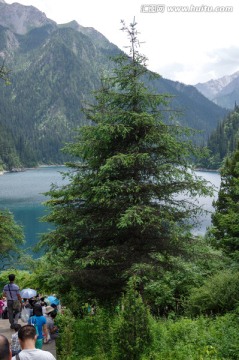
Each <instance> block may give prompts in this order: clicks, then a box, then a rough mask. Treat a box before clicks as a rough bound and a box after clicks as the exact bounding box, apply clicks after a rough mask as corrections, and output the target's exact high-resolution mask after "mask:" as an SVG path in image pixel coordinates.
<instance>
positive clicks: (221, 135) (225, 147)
mask: <svg viewBox="0 0 239 360" xmlns="http://www.w3.org/2000/svg"><path fill="white" fill-rule="evenodd" d="M238 140H239V107H238V106H237V105H235V107H234V110H233V111H231V112H230V113H229V114H228V115H227V116H226V117H225V118H224V119H223V121H221V122H220V123H219V124H218V126H217V128H216V129H215V130H214V131H213V132H212V134H211V135H210V137H209V139H208V143H207V148H208V150H209V153H208V156H207V157H206V158H205V159H204V160H203V162H202V166H203V167H205V168H209V169H219V168H220V167H221V165H222V162H223V160H224V158H225V157H226V156H229V155H231V154H232V153H233V152H234V151H235V150H236V148H237V144H238Z"/></svg>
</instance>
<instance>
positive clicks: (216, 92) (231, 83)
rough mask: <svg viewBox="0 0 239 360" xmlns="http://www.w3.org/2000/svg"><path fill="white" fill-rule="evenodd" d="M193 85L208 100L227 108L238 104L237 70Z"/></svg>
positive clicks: (238, 79)
mask: <svg viewBox="0 0 239 360" xmlns="http://www.w3.org/2000/svg"><path fill="white" fill-rule="evenodd" d="M195 87H196V88H197V89H198V90H199V91H200V92H201V93H202V94H203V95H204V96H206V97H207V98H208V99H209V100H212V101H213V102H214V103H215V104H217V105H220V106H222V107H224V108H227V109H234V107H235V104H239V71H237V72H235V73H233V74H232V75H227V76H223V77H221V78H219V79H216V80H209V81H207V82H205V83H198V84H196V85H195Z"/></svg>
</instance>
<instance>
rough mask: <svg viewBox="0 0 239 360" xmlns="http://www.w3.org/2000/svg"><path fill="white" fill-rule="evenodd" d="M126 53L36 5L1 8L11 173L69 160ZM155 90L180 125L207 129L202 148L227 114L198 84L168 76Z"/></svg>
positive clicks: (6, 160) (2, 101) (6, 155)
mask: <svg viewBox="0 0 239 360" xmlns="http://www.w3.org/2000/svg"><path fill="white" fill-rule="evenodd" d="M14 14H15V15H16V14H21V16H14ZM119 52H120V50H119V49H118V48H117V47H116V46H115V45H114V44H112V43H110V42H109V41H108V40H107V39H106V38H105V37H104V36H103V35H102V34H100V33H99V32H97V31H96V30H94V29H93V28H84V27H82V26H80V25H79V24H77V23H76V22H75V21H72V22H70V23H68V24H63V25H57V24H56V23H55V22H54V21H52V20H50V19H47V18H46V16H45V14H43V13H41V12H40V11H38V10H37V9H36V8H33V7H32V6H23V5H20V4H18V3H14V4H12V5H9V4H6V3H4V2H1V3H0V61H1V59H2V62H4V64H5V66H7V67H8V68H9V69H10V70H11V73H10V81H11V84H10V85H8V86H1V87H0V126H1V134H0V139H1V140H0V144H1V158H2V162H3V164H4V166H5V167H6V168H9V169H11V168H13V167H19V166H34V165H36V164H40V163H45V164H50V163H63V162H64V161H65V160H66V159H67V158H66V155H64V154H63V153H62V151H61V149H62V147H63V146H64V144H65V143H66V142H69V141H71V140H72V139H73V137H74V130H75V128H77V127H80V126H82V125H84V124H85V121H86V120H85V117H84V114H83V113H82V111H81V108H82V105H84V103H85V102H87V101H89V100H90V99H91V97H92V91H94V90H96V89H98V88H99V86H100V77H101V75H102V73H103V72H106V73H108V72H109V71H110V69H111V67H112V63H111V56H114V55H115V54H117V53H119ZM154 87H156V89H157V91H158V92H159V93H161V92H163V93H165V92H166V93H168V94H170V96H173V101H172V106H173V108H174V109H175V110H177V111H178V114H179V118H178V121H179V123H180V124H183V125H187V126H189V127H193V128H196V129H198V130H202V133H201V134H200V135H198V137H197V142H201V143H205V141H206V139H207V138H208V136H209V134H210V133H211V131H212V130H213V129H215V127H216V126H217V124H218V122H219V121H220V120H221V119H222V118H223V116H224V115H225V114H226V110H225V109H222V108H220V107H218V106H217V105H215V104H213V103H212V102H210V101H209V100H208V99H206V98H205V97H204V96H203V95H201V94H200V93H199V92H198V91H197V90H196V89H195V88H194V87H192V86H186V85H184V84H181V83H178V82H173V81H170V80H167V79H163V78H161V79H158V80H156V81H155V82H154ZM166 113H167V112H166Z"/></svg>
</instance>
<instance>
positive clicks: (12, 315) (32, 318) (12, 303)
mask: <svg viewBox="0 0 239 360" xmlns="http://www.w3.org/2000/svg"><path fill="white" fill-rule="evenodd" d="M14 281H15V275H14V274H10V275H9V283H8V284H6V285H5V286H4V288H3V296H2V298H1V299H0V317H2V318H8V319H9V323H10V328H11V329H12V330H14V333H13V334H12V338H11V341H10V343H9V354H8V355H6V354H7V353H8V351H7V349H6V348H7V345H6V339H5V338H4V336H3V335H1V334H0V359H3V360H5V359H7V360H8V359H14V360H25V359H34V360H38V359H39V360H40V359H43V360H44V359H46V360H53V359H55V358H54V356H53V355H52V354H51V353H49V352H48V351H43V350H42V345H43V343H46V344H47V343H50V342H51V341H52V340H55V339H56V338H57V337H58V335H59V329H58V327H57V325H56V324H55V319H56V317H57V314H58V313H59V312H60V304H59V301H57V304H56V303H55V302H52V303H51V301H50V300H51V298H53V299H54V297H52V296H49V297H48V296H42V295H39V294H37V293H36V295H35V296H32V297H29V298H23V297H22V296H21V292H20V289H19V287H18V285H17V284H15V282H14ZM5 314H7V315H5ZM19 319H21V323H22V322H23V323H25V324H26V325H23V326H21V325H20V324H19ZM33 345H34V346H33ZM29 346H30V348H29ZM1 351H2V352H3V353H5V355H2V353H1ZM29 352H30V353H29ZM4 356H5V357H4ZM7 356H8V357H7ZM12 356H13V357H12Z"/></svg>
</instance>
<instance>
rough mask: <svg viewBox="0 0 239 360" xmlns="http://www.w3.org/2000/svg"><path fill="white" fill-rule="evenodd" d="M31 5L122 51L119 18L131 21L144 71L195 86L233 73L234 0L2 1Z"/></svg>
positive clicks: (236, 46) (237, 51)
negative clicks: (96, 34) (90, 29)
mask: <svg viewBox="0 0 239 360" xmlns="http://www.w3.org/2000/svg"><path fill="white" fill-rule="evenodd" d="M5 2H6V3H8V4H12V3H14V2H18V3H20V4H23V5H33V6H35V7H36V8H38V9H39V10H41V11H42V12H44V13H45V14H46V16H47V17H48V18H50V19H52V20H54V21H56V22H57V23H58V24H63V23H67V22H69V21H72V20H76V21H77V22H78V23H79V24H80V25H82V26H87V27H88V26H89V27H93V28H95V29H96V30H98V31H99V32H101V33H102V34H103V35H104V36H105V37H106V38H107V39H108V40H109V41H111V42H112V43H114V44H115V45H117V46H118V47H120V48H121V49H123V50H124V51H126V52H127V48H125V46H127V45H128V40H127V36H126V34H125V33H124V32H122V31H121V30H120V28H121V23H120V21H121V20H124V21H125V22H126V24H129V23H131V22H132V21H133V19H134V18H135V21H136V22H137V29H138V31H139V33H140V34H139V40H140V42H141V45H140V49H139V50H140V52H141V53H142V54H144V55H145V56H146V57H147V58H148V62H147V65H148V68H149V69H150V70H153V71H155V72H157V73H159V74H160V75H162V76H163V77H165V78H168V79H171V80H175V81H180V82H183V83H185V84H192V85H194V84H196V83H198V82H206V81H209V80H211V79H218V78H220V77H223V76H225V75H231V74H233V73H234V72H236V71H238V70H239V36H238V32H239V1H238V0H205V1H204V0H202V1H201V0H162V1H161V0H159V1H158V0H155V1H154V2H150V1H148V2H147V0H115V1H114V0H111V1H110V0H18V1H13V0H5Z"/></svg>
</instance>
